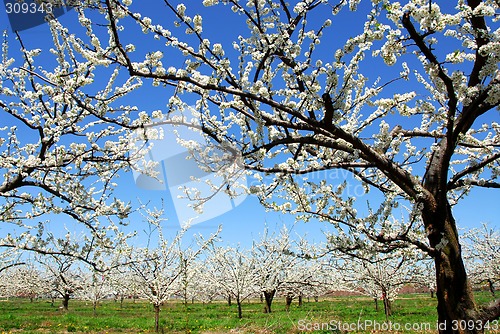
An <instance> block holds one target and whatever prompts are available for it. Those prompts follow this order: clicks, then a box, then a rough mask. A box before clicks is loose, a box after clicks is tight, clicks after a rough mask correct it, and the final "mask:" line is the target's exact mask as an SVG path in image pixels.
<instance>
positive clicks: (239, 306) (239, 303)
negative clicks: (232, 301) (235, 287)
mask: <svg viewBox="0 0 500 334" xmlns="http://www.w3.org/2000/svg"><path fill="white" fill-rule="evenodd" d="M236 304H237V305H238V318H239V319H241V318H243V312H242V311H241V299H240V297H239V296H236Z"/></svg>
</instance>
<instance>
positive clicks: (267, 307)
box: [263, 289, 276, 313]
mask: <svg viewBox="0 0 500 334" xmlns="http://www.w3.org/2000/svg"><path fill="white" fill-rule="evenodd" d="M263 293H264V302H265V303H264V313H271V304H272V303H273V298H274V294H275V293H276V289H273V290H265V291H264V292H263Z"/></svg>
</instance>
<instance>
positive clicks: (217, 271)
mask: <svg viewBox="0 0 500 334" xmlns="http://www.w3.org/2000/svg"><path fill="white" fill-rule="evenodd" d="M206 253H207V257H206V259H205V261H204V262H203V263H202V265H201V266H200V269H201V270H200V276H199V277H200V278H201V279H202V280H207V281H209V282H210V284H212V285H213V286H215V287H217V290H218V291H219V294H222V295H225V296H227V297H228V300H229V301H230V300H231V298H234V299H235V300H236V305H237V307H238V318H242V317H243V313H242V303H243V302H244V301H245V299H247V298H249V297H250V296H252V295H255V294H257V293H258V290H257V288H256V285H255V281H254V278H255V276H254V274H255V272H254V271H255V268H256V267H257V266H256V264H255V261H256V259H255V258H254V257H252V256H251V252H250V251H249V250H243V249H240V248H239V247H237V248H234V247H223V246H217V245H215V244H213V245H211V246H210V247H208V248H207V250H206Z"/></svg>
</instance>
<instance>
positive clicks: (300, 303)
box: [299, 294, 303, 307]
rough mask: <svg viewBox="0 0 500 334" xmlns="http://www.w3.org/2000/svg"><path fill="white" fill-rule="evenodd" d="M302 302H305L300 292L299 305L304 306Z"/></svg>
mask: <svg viewBox="0 0 500 334" xmlns="http://www.w3.org/2000/svg"><path fill="white" fill-rule="evenodd" d="M302 303H303V298H302V294H299V307H300V306H302Z"/></svg>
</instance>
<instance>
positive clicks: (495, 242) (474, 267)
mask: <svg viewBox="0 0 500 334" xmlns="http://www.w3.org/2000/svg"><path fill="white" fill-rule="evenodd" d="M465 240H466V243H465V258H466V261H467V262H466V264H467V266H468V268H469V271H470V275H471V279H472V281H473V282H474V283H476V284H477V283H488V287H489V290H490V292H491V295H492V296H493V297H495V284H496V283H497V282H499V281H500V233H499V232H498V231H497V230H495V229H493V228H489V227H488V225H487V224H483V226H482V228H476V229H472V230H470V231H467V233H465Z"/></svg>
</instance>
